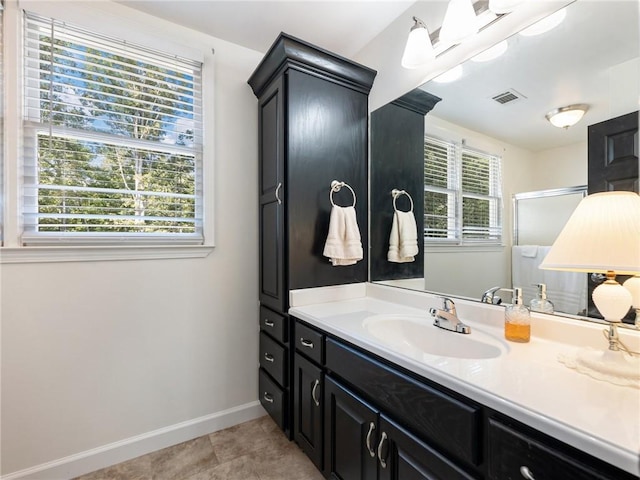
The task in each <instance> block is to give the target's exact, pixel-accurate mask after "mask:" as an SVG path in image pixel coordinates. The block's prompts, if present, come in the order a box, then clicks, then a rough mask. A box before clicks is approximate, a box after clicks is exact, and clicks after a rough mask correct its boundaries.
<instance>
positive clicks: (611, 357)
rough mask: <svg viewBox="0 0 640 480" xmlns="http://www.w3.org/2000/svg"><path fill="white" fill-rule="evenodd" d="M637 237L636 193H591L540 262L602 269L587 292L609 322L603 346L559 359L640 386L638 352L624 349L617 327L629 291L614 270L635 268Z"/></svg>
mask: <svg viewBox="0 0 640 480" xmlns="http://www.w3.org/2000/svg"><path fill="white" fill-rule="evenodd" d="M639 241H640V195H638V194H637V193H634V192H623V191H614V192H603V193H594V194H592V195H588V196H586V197H585V198H583V199H582V201H581V202H580V203H579V204H578V206H577V207H576V209H575V211H574V212H573V214H572V215H571V217H570V218H569V221H568V222H567V224H566V225H565V227H564V228H563V229H562V231H561V232H560V234H559V235H558V238H557V239H556V241H555V242H554V243H553V245H552V246H551V249H550V250H549V253H548V254H547V256H546V257H545V259H544V260H543V261H542V264H541V265H540V268H542V269H547V270H564V271H572V272H585V273H605V274H606V277H607V280H606V281H605V282H604V283H602V284H601V285H598V286H597V287H596V288H595V290H594V291H593V294H592V298H593V303H594V304H595V306H596V308H597V309H598V311H599V312H600V314H602V316H603V317H604V319H605V320H606V321H607V322H608V323H609V329H608V330H607V331H606V337H607V340H608V342H609V348H608V350H604V351H601V350H594V349H581V350H579V351H577V352H576V354H575V355H571V356H564V355H563V356H561V357H560V358H559V360H560V361H562V362H563V363H565V364H566V365H567V366H568V367H570V368H575V369H576V370H577V371H579V372H580V373H584V374H587V375H590V376H592V377H594V378H597V379H599V380H604V381H608V382H611V383H615V384H620V385H633V386H640V358H638V357H637V356H632V355H631V353H630V352H628V349H627V348H626V346H625V345H624V344H623V343H622V342H621V341H620V339H619V337H618V330H617V326H618V325H619V324H620V322H621V321H622V318H624V316H625V315H626V314H627V312H628V311H629V308H630V307H631V305H632V298H633V297H632V295H631V293H630V292H629V291H628V290H627V289H626V288H624V287H623V286H622V285H620V284H619V283H618V282H616V281H615V277H616V275H621V274H623V275H636V274H638V273H639V272H640V248H638V245H639Z"/></svg>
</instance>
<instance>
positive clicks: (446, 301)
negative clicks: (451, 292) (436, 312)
mask: <svg viewBox="0 0 640 480" xmlns="http://www.w3.org/2000/svg"><path fill="white" fill-rule="evenodd" d="M442 308H443V309H444V310H445V311H446V312H449V313H451V314H452V315H455V314H456V304H455V303H454V302H453V300H451V299H450V298H449V297H442Z"/></svg>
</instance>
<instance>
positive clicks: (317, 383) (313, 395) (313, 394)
mask: <svg viewBox="0 0 640 480" xmlns="http://www.w3.org/2000/svg"><path fill="white" fill-rule="evenodd" d="M319 386H320V380H318V379H316V381H315V382H313V388H312V389H311V398H312V399H313V403H315V404H316V407H319V406H320V400H319V399H318V398H317V397H316V394H317V393H318V387H319Z"/></svg>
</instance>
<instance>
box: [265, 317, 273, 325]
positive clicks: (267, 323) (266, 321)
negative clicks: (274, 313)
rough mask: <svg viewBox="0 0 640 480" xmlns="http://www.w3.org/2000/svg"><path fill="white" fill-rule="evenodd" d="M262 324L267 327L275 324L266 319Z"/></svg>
mask: <svg viewBox="0 0 640 480" xmlns="http://www.w3.org/2000/svg"><path fill="white" fill-rule="evenodd" d="M264 324H265V326H267V327H273V326H274V325H275V323H273V320H269V319H268V318H265V319H264Z"/></svg>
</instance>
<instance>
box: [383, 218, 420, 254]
mask: <svg viewBox="0 0 640 480" xmlns="http://www.w3.org/2000/svg"><path fill="white" fill-rule="evenodd" d="M417 254H418V227H417V226H416V219H415V217H414V216H413V212H400V211H398V210H396V211H395V213H394V214H393V223H392V224H391V234H390V235H389V251H388V253H387V260H389V261H390V262H395V263H406V262H414V261H415V256H416V255H417Z"/></svg>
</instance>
